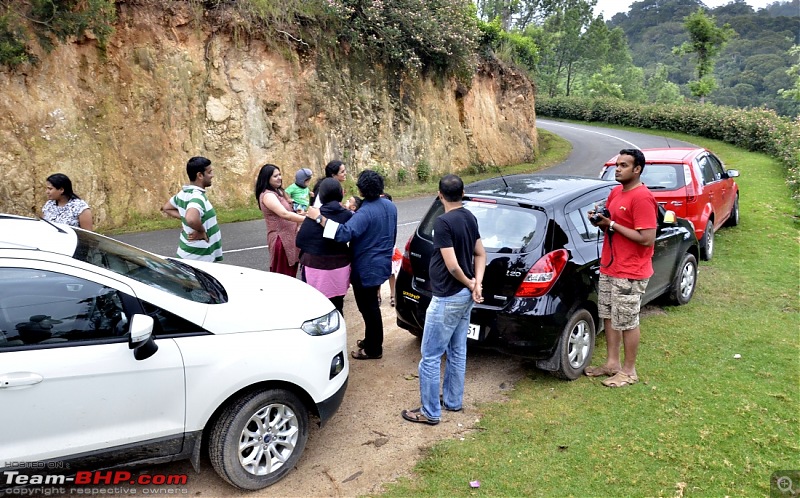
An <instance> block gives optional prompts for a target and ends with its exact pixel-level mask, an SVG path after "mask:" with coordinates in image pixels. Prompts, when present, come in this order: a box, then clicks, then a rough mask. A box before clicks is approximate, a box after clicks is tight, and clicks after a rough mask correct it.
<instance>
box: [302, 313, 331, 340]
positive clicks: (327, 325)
mask: <svg viewBox="0 0 800 498" xmlns="http://www.w3.org/2000/svg"><path fill="white" fill-rule="evenodd" d="M339 320H340V315H339V312H338V311H337V310H333V311H331V312H330V313H328V314H327V315H323V316H321V317H319V318H314V319H313V320H308V321H306V322H303V326H302V327H300V328H301V329H303V332H305V333H306V334H308V335H327V334H331V333H333V332H336V331H337V330H339Z"/></svg>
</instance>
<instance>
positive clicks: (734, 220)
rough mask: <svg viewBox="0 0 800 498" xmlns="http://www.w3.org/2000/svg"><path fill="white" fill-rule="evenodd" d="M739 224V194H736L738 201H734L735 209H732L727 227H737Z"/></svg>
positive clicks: (726, 223)
mask: <svg viewBox="0 0 800 498" xmlns="http://www.w3.org/2000/svg"><path fill="white" fill-rule="evenodd" d="M738 224H739V194H736V199H734V200H733V207H732V208H731V215H730V216H728V220H727V221H726V222H725V226H726V227H735V226H736V225H738Z"/></svg>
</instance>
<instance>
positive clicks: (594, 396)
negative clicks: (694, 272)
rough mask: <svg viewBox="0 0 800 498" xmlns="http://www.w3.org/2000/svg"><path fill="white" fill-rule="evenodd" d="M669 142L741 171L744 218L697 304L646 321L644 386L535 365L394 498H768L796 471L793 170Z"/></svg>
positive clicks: (601, 348) (799, 334) (799, 382)
mask: <svg viewBox="0 0 800 498" xmlns="http://www.w3.org/2000/svg"><path fill="white" fill-rule="evenodd" d="M636 131H641V130H636ZM662 135H663V134H662ZM668 135H669V136H674V137H675V138H679V139H681V140H686V141H690V142H692V143H697V144H698V145H701V146H704V147H707V148H709V149H711V150H713V151H715V152H716V153H717V154H718V155H719V156H720V157H721V158H722V159H723V160H724V161H725V163H726V166H727V167H729V168H734V169H738V170H739V171H740V172H741V175H742V176H741V177H740V178H738V179H737V182H738V183H739V186H740V189H741V199H740V206H741V223H740V225H739V226H737V227H732V228H724V229H722V230H721V231H719V232H718V233H717V239H716V243H717V245H716V254H715V257H714V260H712V261H711V262H702V263H701V264H700V273H699V281H698V288H697V291H696V293H695V296H694V299H693V300H692V301H691V302H690V303H689V304H688V305H686V306H682V307H666V308H664V309H663V310H656V312H655V313H653V314H651V315H650V316H648V317H647V318H644V319H643V320H642V340H641V345H640V349H639V358H638V362H637V364H638V368H637V370H638V373H639V377H640V379H641V380H642V381H641V382H639V383H638V384H636V385H634V386H631V387H628V388H623V389H609V388H605V387H603V386H602V385H601V384H600V380H601V379H589V378H586V377H584V378H581V379H579V380H577V381H575V382H563V381H559V380H557V379H555V378H553V377H550V376H549V375H547V374H545V373H543V372H540V371H538V370H535V369H534V368H533V367H531V370H530V373H529V374H528V376H527V377H526V378H525V379H524V380H523V381H522V382H520V383H519V384H518V385H517V386H516V387H515V390H514V392H513V393H512V395H511V397H510V400H509V401H508V402H506V403H501V404H490V405H486V406H483V407H481V410H482V412H483V413H484V415H483V417H482V418H481V419H480V420H479V421H477V422H476V424H475V428H476V429H479V430H477V431H475V432H474V433H473V434H472V435H471V436H469V437H467V438H466V439H465V440H464V441H459V440H450V441H444V442H442V443H440V444H437V445H436V446H435V447H433V448H432V449H430V451H429V453H428V455H427V457H426V458H424V459H423V461H422V462H420V463H419V464H418V465H417V467H416V476H415V477H414V478H413V479H403V480H401V481H399V482H397V483H393V484H391V485H389V486H387V491H386V493H385V495H384V496H477V495H484V496H614V497H621V496H665V495H672V496H684V495H699V496H730V495H733V496H769V495H770V486H771V484H773V485H774V482H772V481H773V480H774V478H772V477H771V476H772V475H773V473H774V472H777V471H780V470H791V469H795V470H796V469H800V437H799V434H798V428H799V427H800V424H798V414H800V396H799V394H800V346H799V344H800V340H799V339H800V328H798V325H797V323H798V311H800V306H799V305H798V290H799V289H798V282H800V275H798V273H800V271H799V268H798V255H799V254H800V251H799V248H800V245H799V244H798V230H797V225H796V221H795V220H794V216H793V214H792V213H793V209H794V205H793V203H792V201H791V193H790V190H789V188H788V186H787V185H786V182H785V180H784V174H783V168H782V166H781V165H780V164H779V163H778V161H776V160H774V159H772V158H770V157H768V156H766V155H764V154H755V153H750V152H746V151H743V150H742V149H737V148H735V147H733V146H730V145H728V144H725V143H723V142H718V141H712V140H705V139H699V138H697V137H689V136H685V135H680V134H668ZM734 355H741V357H740V358H735V357H734ZM604 358H605V338H604V336H601V337H600V338H598V341H597V347H596V353H595V360H594V364H599V363H600V362H602V360H603V359H604ZM467 368H469V365H468V366H467ZM466 388H467V389H469V385H467V387H466ZM475 480H478V481H480V488H479V489H472V488H470V485H469V483H470V481H475Z"/></svg>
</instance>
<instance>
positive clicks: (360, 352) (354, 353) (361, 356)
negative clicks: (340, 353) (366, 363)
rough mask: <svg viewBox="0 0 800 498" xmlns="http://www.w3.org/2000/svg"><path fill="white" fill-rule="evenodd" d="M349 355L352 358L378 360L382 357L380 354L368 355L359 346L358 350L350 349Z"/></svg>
mask: <svg viewBox="0 0 800 498" xmlns="http://www.w3.org/2000/svg"><path fill="white" fill-rule="evenodd" d="M350 356H352V357H353V359H354V360H380V359H381V358H383V355H382V354H379V355H378V356H370V355H368V354H367V353H366V352H364V350H363V349H361V348H359V349H358V351H350Z"/></svg>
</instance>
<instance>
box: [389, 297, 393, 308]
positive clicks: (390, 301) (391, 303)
mask: <svg viewBox="0 0 800 498" xmlns="http://www.w3.org/2000/svg"><path fill="white" fill-rule="evenodd" d="M389 305H390V306H391V307H392V308H394V296H392V297H391V298H389Z"/></svg>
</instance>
